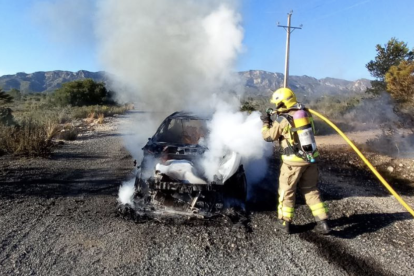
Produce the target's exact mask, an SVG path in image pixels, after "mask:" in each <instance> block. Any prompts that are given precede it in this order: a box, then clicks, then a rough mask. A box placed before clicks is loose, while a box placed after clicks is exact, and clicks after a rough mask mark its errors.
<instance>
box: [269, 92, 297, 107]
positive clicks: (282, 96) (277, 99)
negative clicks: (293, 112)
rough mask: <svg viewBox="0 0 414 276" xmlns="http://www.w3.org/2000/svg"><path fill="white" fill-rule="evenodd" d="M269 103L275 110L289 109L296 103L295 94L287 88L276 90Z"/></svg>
mask: <svg viewBox="0 0 414 276" xmlns="http://www.w3.org/2000/svg"><path fill="white" fill-rule="evenodd" d="M270 102H271V103H274V104H275V105H276V110H277V109H279V108H291V107H292V106H294V105H295V104H296V103H297V101H296V95H295V93H293V91H292V90H290V89H289V88H279V89H278V90H276V91H275V92H274V93H273V95H272V98H271V99H270Z"/></svg>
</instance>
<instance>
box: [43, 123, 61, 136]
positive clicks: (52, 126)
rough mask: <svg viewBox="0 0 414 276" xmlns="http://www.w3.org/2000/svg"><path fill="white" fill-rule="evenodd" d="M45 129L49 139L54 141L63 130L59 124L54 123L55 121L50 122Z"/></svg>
mask: <svg viewBox="0 0 414 276" xmlns="http://www.w3.org/2000/svg"><path fill="white" fill-rule="evenodd" d="M45 129H46V136H47V139H48V140H52V139H53V138H54V137H56V136H57V134H58V133H59V131H60V129H61V128H60V126H59V125H58V124H56V123H54V122H53V121H48V122H47V123H46V124H45Z"/></svg>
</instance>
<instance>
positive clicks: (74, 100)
mask: <svg viewBox="0 0 414 276" xmlns="http://www.w3.org/2000/svg"><path fill="white" fill-rule="evenodd" d="M112 94H113V93H112V92H110V91H108V90H107V89H106V87H105V84H104V83H102V82H99V83H97V82H95V81H94V80H92V79H85V80H78V81H73V82H67V83H64V84H63V85H62V87H61V88H59V89H57V90H56V92H55V93H54V101H55V103H56V104H58V105H60V106H67V105H71V106H85V105H103V104H115V102H114V100H113V99H112V96H113V95H112Z"/></svg>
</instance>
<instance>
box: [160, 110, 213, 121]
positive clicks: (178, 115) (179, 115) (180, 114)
mask: <svg viewBox="0 0 414 276" xmlns="http://www.w3.org/2000/svg"><path fill="white" fill-rule="evenodd" d="M167 119H185V120H210V119H211V117H210V116H200V115H196V114H194V113H192V112H189V111H177V112H174V113H173V114H171V115H170V116H168V117H167Z"/></svg>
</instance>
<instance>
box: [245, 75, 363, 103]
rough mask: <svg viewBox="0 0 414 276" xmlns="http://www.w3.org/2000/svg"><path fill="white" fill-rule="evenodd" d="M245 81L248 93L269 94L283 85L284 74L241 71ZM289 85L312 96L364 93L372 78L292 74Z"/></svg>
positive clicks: (301, 92)
mask: <svg viewBox="0 0 414 276" xmlns="http://www.w3.org/2000/svg"><path fill="white" fill-rule="evenodd" d="M239 74H240V75H241V76H242V78H243V80H244V81H245V83H246V84H245V86H246V88H247V89H246V90H247V93H248V95H252V96H253V95H261V96H269V95H270V94H271V92H272V91H274V90H276V89H277V88H279V87H282V86H283V78H284V75H283V74H281V73H271V72H266V71H260V70H250V71H245V72H240V73H239ZM289 87H290V88H292V89H293V90H294V91H296V92H298V93H300V94H304V95H306V96H309V97H312V96H314V95H324V94H335V95H338V94H353V93H363V92H365V90H366V89H367V87H371V83H370V80H368V79H360V80H357V81H347V80H343V79H334V78H323V79H316V78H313V77H309V76H290V77H289Z"/></svg>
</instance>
